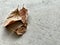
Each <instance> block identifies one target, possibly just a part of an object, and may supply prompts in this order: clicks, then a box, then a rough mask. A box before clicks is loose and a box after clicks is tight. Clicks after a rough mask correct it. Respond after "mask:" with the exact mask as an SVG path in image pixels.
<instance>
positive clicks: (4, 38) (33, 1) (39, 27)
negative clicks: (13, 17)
mask: <svg viewBox="0 0 60 45" xmlns="http://www.w3.org/2000/svg"><path fill="white" fill-rule="evenodd" d="M23 4H24V5H25V7H26V8H27V9H28V10H29V19H28V20H29V24H28V28H27V32H26V33H25V34H24V35H23V36H22V37H17V36H15V35H11V34H10V33H9V32H8V31H6V29H5V28H4V26H3V23H4V21H5V20H6V18H7V16H8V14H9V12H10V11H11V10H13V9H15V8H16V7H17V5H19V8H21V7H22V5H23ZM0 45H60V0H0Z"/></svg>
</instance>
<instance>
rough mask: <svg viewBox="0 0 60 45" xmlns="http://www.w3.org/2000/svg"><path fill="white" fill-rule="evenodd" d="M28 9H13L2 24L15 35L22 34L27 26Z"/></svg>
mask: <svg viewBox="0 0 60 45" xmlns="http://www.w3.org/2000/svg"><path fill="white" fill-rule="evenodd" d="M27 17H28V10H27V9H25V8H24V7H22V9H20V10H18V8H17V9H16V10H14V11H13V12H11V14H10V15H9V17H8V18H7V20H6V21H5V23H4V26H5V27H6V28H8V29H9V30H11V31H13V32H15V33H16V34H17V35H23V34H24V33H25V32H26V28H27Z"/></svg>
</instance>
